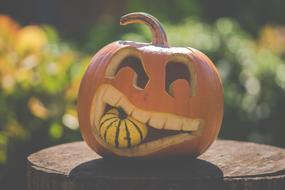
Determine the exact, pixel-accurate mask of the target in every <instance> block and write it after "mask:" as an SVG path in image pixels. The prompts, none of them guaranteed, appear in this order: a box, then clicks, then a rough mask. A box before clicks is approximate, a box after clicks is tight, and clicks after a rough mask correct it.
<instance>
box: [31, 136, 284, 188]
mask: <svg viewBox="0 0 285 190" xmlns="http://www.w3.org/2000/svg"><path fill="white" fill-rule="evenodd" d="M28 186H29V189H30V190H88V189H92V190H119V189H123V190H130V189H134V190H178V189H179V190H180V189H181V190H182V189H185V190H186V189H187V190H188V189H233V190H235V189H237V190H248V189H253V190H255V189H258V190H263V189H264V190H265V189H270V190H271V189H272V190H273V189H274V190H277V189H285V149H282V148H277V147H273V146H268V145H260V144H255V143H248V142H238V141H229V140H217V141H216V142H215V143H214V144H213V145H212V146H211V147H210V148H209V150H208V151H206V152H205V153H204V154H203V155H202V156H200V157H199V158H198V159H190V158H188V159H187V158H173V159H168V160H108V159H102V158H101V157H100V156H99V155H98V154H96V153H95V152H93V151H92V150H91V149H90V148H89V147H88V146H87V145H86V144H85V142H74V143H68V144H62V145H58V146H54V147H50V148H47V149H43V150H41V151H39V152H36V153H34V154H31V155H30V156H29V157H28Z"/></svg>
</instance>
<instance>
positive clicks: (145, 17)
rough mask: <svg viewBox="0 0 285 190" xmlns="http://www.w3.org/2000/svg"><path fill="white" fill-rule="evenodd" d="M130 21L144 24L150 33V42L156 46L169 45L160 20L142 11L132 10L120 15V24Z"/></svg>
mask: <svg viewBox="0 0 285 190" xmlns="http://www.w3.org/2000/svg"><path fill="white" fill-rule="evenodd" d="M132 23H142V24H146V25H147V26H148V27H149V28H150V30H151V33H152V36H153V38H152V44H153V45H158V46H164V47H169V46H168V42H167V37H166V33H165V31H164V29H163V27H162V25H161V24H160V22H159V21H158V20H157V19H156V18H155V17H153V16H152V15H149V14H147V13H143V12H134V13H129V14H126V15H124V16H122V17H121V19H120V24H121V25H128V24H132Z"/></svg>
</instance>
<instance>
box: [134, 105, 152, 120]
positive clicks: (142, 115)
mask: <svg viewBox="0 0 285 190" xmlns="http://www.w3.org/2000/svg"><path fill="white" fill-rule="evenodd" d="M150 115H151V114H150V112H147V111H143V110H141V109H137V108H135V109H134V111H133V112H132V115H131V116H132V117H133V118H135V119H136V120H138V121H140V122H142V123H147V122H148V120H149V118H150Z"/></svg>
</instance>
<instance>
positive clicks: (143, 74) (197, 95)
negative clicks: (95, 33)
mask: <svg viewBox="0 0 285 190" xmlns="http://www.w3.org/2000/svg"><path fill="white" fill-rule="evenodd" d="M135 22H142V23H145V24H147V25H149V26H150V28H151V31H152V33H153V36H154V38H153V41H152V44H145V43H137V42H129V41H117V42H113V43H111V44H109V45H107V46H105V47H104V48H103V49H101V50H100V51H99V52H98V53H97V54H96V55H95V56H94V57H93V59H92V61H91V64H90V66H89V67H88V69H87V71H86V73H85V75H84V78H83V79H82V82H81V86H80V90H79V95H78V116H79V122H80V129H81V133H82V135H83V138H84V140H85V141H86V142H87V144H88V145H89V146H90V147H91V148H92V149H93V150H94V151H96V152H97V153H98V154H100V155H102V156H123V157H166V156H176V155H189V156H193V157H195V156H198V155H200V154H201V153H203V152H204V151H205V150H206V149H207V148H208V147H209V146H210V145H211V144H212V142H213V141H214V139H215V138H216V137H217V135H218V132H219V129H220V126H221V121H222V116H223V89H222V85H221V80H220V77H219V74H218V72H217V70H216V68H215V66H214V64H213V63H212V62H211V61H210V59H209V58H207V56H205V55H204V54H203V53H201V52H200V51H198V50H195V49H193V48H181V47H168V44H167V39H166V35H165V32H164V30H163V28H162V26H161V25H160V23H159V22H158V21H157V20H156V19H155V18H154V17H152V16H150V15H147V14H145V13H131V14H128V15H126V16H124V17H122V19H121V24H123V25H124V24H129V23H135ZM111 108H116V109H118V108H120V109H122V110H123V111H124V112H125V114H126V115H127V116H130V117H133V118H134V119H136V120H138V121H140V122H142V123H145V124H146V126H147V127H148V128H149V132H148V136H147V137H146V139H145V140H144V141H143V142H142V143H141V144H139V145H136V146H133V147H129V148H124V149H121V148H116V147H114V146H111V145H109V144H107V143H106V142H105V141H104V140H103V139H102V138H101V137H100V135H99V122H100V119H101V117H102V116H103V115H104V114H105V113H106V112H107V111H108V110H110V109H111Z"/></svg>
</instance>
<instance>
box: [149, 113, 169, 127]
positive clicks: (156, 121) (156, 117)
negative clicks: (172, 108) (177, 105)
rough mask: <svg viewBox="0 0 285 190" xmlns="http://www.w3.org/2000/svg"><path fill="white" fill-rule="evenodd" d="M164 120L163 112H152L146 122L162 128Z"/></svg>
mask: <svg viewBox="0 0 285 190" xmlns="http://www.w3.org/2000/svg"><path fill="white" fill-rule="evenodd" d="M165 122H166V117H165V114H161V113H152V114H151V117H150V119H149V122H148V124H149V125H150V126H151V127H153V128H156V129H163V127H164V125H165Z"/></svg>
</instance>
